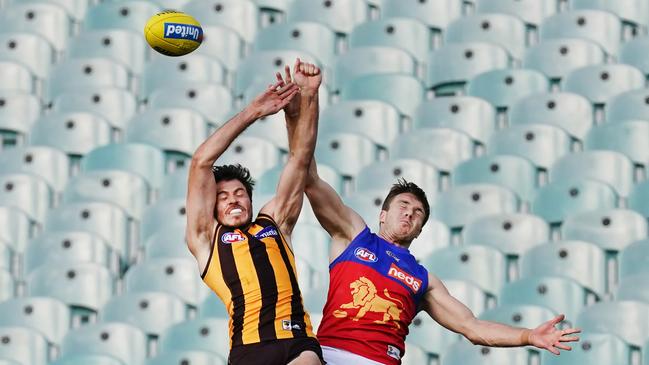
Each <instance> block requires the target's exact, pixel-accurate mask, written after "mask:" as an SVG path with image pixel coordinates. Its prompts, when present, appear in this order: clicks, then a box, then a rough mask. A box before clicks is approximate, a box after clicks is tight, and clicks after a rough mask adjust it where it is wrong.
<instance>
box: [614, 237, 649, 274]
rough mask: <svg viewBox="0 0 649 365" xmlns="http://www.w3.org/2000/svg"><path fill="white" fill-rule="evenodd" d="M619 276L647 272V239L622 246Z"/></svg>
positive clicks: (648, 258) (648, 246) (648, 260)
mask: <svg viewBox="0 0 649 365" xmlns="http://www.w3.org/2000/svg"><path fill="white" fill-rule="evenodd" d="M619 261H620V267H619V277H620V278H624V277H625V276H630V275H635V274H641V273H643V272H649V265H647V263H649V240H647V239H644V240H640V241H637V242H634V243H632V244H630V245H628V246H626V247H625V248H624V250H622V253H621V254H620V256H619Z"/></svg>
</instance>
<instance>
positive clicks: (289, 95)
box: [279, 89, 298, 108]
mask: <svg viewBox="0 0 649 365" xmlns="http://www.w3.org/2000/svg"><path fill="white" fill-rule="evenodd" d="M297 92H298V90H297V89H295V90H293V91H292V92H291V93H290V94H288V95H287V96H286V97H285V98H283V99H282V101H281V102H280V103H279V105H280V108H283V107H285V106H287V105H288V103H290V102H291V100H292V99H293V97H295V95H297Z"/></svg>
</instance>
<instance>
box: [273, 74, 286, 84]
mask: <svg viewBox="0 0 649 365" xmlns="http://www.w3.org/2000/svg"><path fill="white" fill-rule="evenodd" d="M275 78H276V79H277V82H281V83H282V86H284V84H285V81H284V79H283V78H282V74H281V73H279V72H277V73H275Z"/></svg>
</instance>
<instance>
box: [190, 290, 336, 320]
mask: <svg viewBox="0 0 649 365" xmlns="http://www.w3.org/2000/svg"><path fill="white" fill-rule="evenodd" d="M320 294H322V293H320ZM325 295H326V294H325ZM306 298H307V297H305V298H304V300H305V305H306V303H307V299H306ZM323 305H324V302H323ZM321 308H322V307H321ZM198 312H199V316H200V317H201V318H223V319H229V314H228V311H227V309H226V308H225V305H223V301H222V300H221V298H219V297H218V296H217V295H209V296H207V297H206V298H205V300H203V303H201V305H200V307H199V309H198Z"/></svg>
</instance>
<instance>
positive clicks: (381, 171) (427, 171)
mask: <svg viewBox="0 0 649 365" xmlns="http://www.w3.org/2000/svg"><path fill="white" fill-rule="evenodd" d="M398 179H405V180H406V181H408V182H413V183H415V184H417V186H419V187H420V188H421V189H422V190H424V191H425V192H426V195H427V197H428V198H429V200H430V201H434V199H435V197H436V196H437V191H438V189H439V182H438V180H439V171H437V169H436V168H434V167H433V166H431V165H429V164H427V163H425V162H423V161H421V160H416V159H394V160H388V161H381V162H376V163H373V164H371V165H368V166H366V167H364V168H363V169H362V170H361V171H360V172H359V174H358V175H357V176H356V191H364V190H385V191H386V192H387V191H388V190H389V189H390V188H391V187H392V185H393V184H395V183H396V182H397V180H398Z"/></svg>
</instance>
